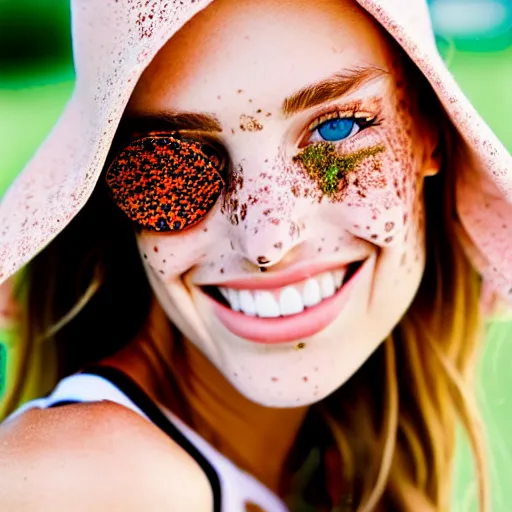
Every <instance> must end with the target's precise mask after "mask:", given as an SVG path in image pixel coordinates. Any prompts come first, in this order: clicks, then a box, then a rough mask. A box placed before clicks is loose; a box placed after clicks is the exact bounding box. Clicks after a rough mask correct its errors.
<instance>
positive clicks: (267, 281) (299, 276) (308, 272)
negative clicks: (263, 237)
mask: <svg viewBox="0 0 512 512" xmlns="http://www.w3.org/2000/svg"><path fill="white" fill-rule="evenodd" d="M365 259H366V258H358V259H351V260H350V261H346V262H342V261H341V262H340V261H337V262H329V263H326V262H316V263H300V264H296V265H293V266H290V267H288V268H285V269H282V270H272V269H271V268H270V269H268V271H267V272H266V273H265V274H256V275H251V276H250V277H242V278H238V279H231V280H228V281H224V282H221V283H219V282H216V283H204V284H196V285H197V286H219V287H225V288H234V289H238V290H272V289H276V288H283V287H284V286H288V285H291V284H295V283H299V282H300V281H305V280H306V279H308V278H310V277H315V276H318V275H320V274H323V273H324V272H331V271H333V270H340V269H343V268H346V267H348V266H349V265H350V264H352V263H357V262H360V261H364V260H365Z"/></svg>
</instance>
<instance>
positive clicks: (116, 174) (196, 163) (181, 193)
mask: <svg viewBox="0 0 512 512" xmlns="http://www.w3.org/2000/svg"><path fill="white" fill-rule="evenodd" d="M221 171H222V159H221V158H220V156H219V155H218V154H217V153H216V152H215V150H214V149H213V148H212V147H211V146H210V145H208V144H205V143H202V142H199V141H188V140H184V139H183V138H182V137H181V136H180V135H179V134H178V133H171V134H169V133H167V134H162V133H158V134H149V135H148V136H146V137H143V138H141V139H138V140H135V141H133V142H131V143H130V144H129V145H127V146H125V147H124V148H123V149H122V150H121V151H120V152H119V153H118V154H117V156H116V157H115V159H114V161H113V162H112V164H111V165H110V167H109V169H108V171H107V174H106V181H107V184H108V186H109V187H110V191H111V194H112V197H113V199H114V201H115V203H116V204H117V206H118V207H119V208H120V209H121V210H122V211H123V212H124V213H125V214H126V215H127V216H128V217H129V218H130V219H131V220H132V221H133V222H135V223H137V224H138V225H139V226H140V227H141V228H143V229H150V230H153V231H164V232H165V231H181V230H184V229H187V228H190V227H191V226H193V225H194V224H196V223H197V222H199V221H200V220H201V219H203V218H204V217H205V215H206V214H207V213H208V212H209V211H210V210H211V209H212V207H213V206H214V204H215V202H216V201H217V198H218V197H219V195H220V193H221V192H222V189H223V188H224V180H223V179H222V176H221Z"/></svg>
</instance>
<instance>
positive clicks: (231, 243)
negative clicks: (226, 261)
mask: <svg viewBox="0 0 512 512" xmlns="http://www.w3.org/2000/svg"><path fill="white" fill-rule="evenodd" d="M229 245H230V246H231V249H232V250H233V251H234V250H235V246H234V245H233V242H232V241H230V242H229Z"/></svg>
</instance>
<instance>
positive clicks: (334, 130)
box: [316, 117, 357, 142]
mask: <svg viewBox="0 0 512 512" xmlns="http://www.w3.org/2000/svg"><path fill="white" fill-rule="evenodd" d="M354 127H356V128H357V125H356V122H355V120H354V118H350V117H347V118H336V119H329V120H328V121H325V122H324V123H322V124H320V125H318V126H317V128H316V129H317V130H318V134H319V135H320V137H322V139H323V140H324V141H327V142H337V141H340V140H343V139H346V138H347V137H348V136H349V135H351V134H352V132H353V130H354Z"/></svg>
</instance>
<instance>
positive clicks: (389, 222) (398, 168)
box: [343, 155, 418, 247]
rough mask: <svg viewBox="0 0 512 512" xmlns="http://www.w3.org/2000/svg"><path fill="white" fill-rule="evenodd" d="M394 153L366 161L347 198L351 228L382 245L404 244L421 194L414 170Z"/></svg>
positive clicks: (344, 204) (345, 207) (355, 176)
mask: <svg viewBox="0 0 512 512" xmlns="http://www.w3.org/2000/svg"><path fill="white" fill-rule="evenodd" d="M408 164H409V163H408V162H406V161H405V162H404V161H401V160H400V159H396V158H394V157H393V156H392V155H388V156H387V157H383V158H379V159H378V160H377V159H376V160H374V161H371V162H366V163H364V164H362V165H361V166H360V167H359V168H358V170H357V172H356V173H355V174H354V175H353V176H352V177H351V182H350V185H349V188H348V190H347V196H346V198H345V199H344V201H343V209H344V210H345V217H346V219H347V220H348V222H349V226H348V228H349V230H350V231H351V232H352V233H353V234H354V235H356V236H358V237H360V238H363V239H365V240H368V241H369V242H371V243H373V244H375V245H379V246H382V247H386V246H394V245H398V244H401V243H403V241H404V238H405V233H406V231H407V227H408V224H409V222H410V221H411V219H412V218H413V217H414V215H415V204H416V203H417V201H418V194H417V193H416V192H415V183H416V180H415V178H414V172H413V169H411V166H410V164H409V167H407V165H408Z"/></svg>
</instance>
